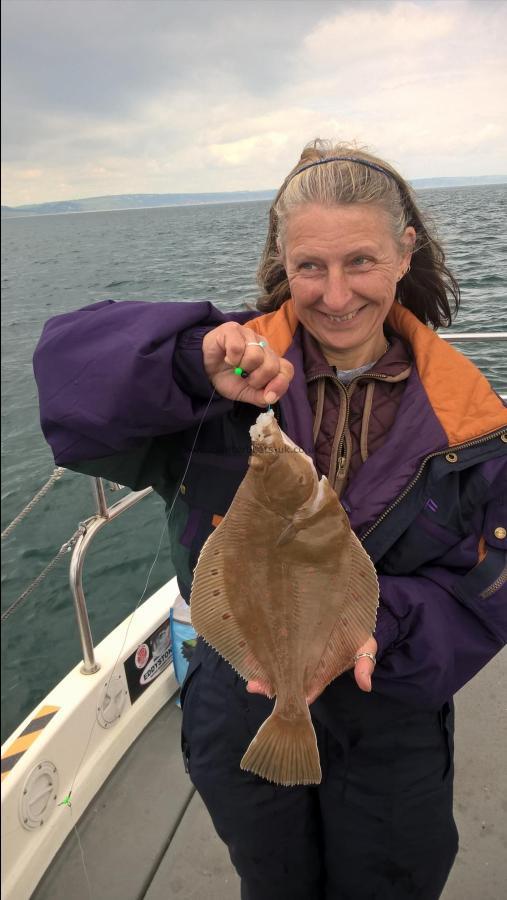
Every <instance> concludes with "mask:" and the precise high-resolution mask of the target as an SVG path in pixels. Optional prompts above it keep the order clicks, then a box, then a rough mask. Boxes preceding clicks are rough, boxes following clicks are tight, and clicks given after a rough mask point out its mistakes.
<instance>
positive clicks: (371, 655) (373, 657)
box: [354, 650, 377, 666]
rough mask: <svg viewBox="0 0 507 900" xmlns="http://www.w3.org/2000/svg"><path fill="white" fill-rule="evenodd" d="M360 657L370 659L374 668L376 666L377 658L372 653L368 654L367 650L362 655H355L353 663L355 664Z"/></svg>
mask: <svg viewBox="0 0 507 900" xmlns="http://www.w3.org/2000/svg"><path fill="white" fill-rule="evenodd" d="M362 656H367V657H368V659H371V661H372V663H373V665H374V666H376V665H377V657H376V656H375V654H374V653H368V651H367V650H365V651H364V652H363V653H356V654H355V656H354V662H355V663H356V662H357V661H358V659H361V657H362Z"/></svg>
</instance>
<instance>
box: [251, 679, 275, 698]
mask: <svg viewBox="0 0 507 900" xmlns="http://www.w3.org/2000/svg"><path fill="white" fill-rule="evenodd" d="M246 689H247V691H248V693H249V694H264V696H265V697H270V698H271V697H272V696H273V691H272V689H271V687H270V686H269V685H268V684H264V682H263V681H247V685H246Z"/></svg>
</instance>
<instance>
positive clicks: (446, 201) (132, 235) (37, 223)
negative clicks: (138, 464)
mask: <svg viewBox="0 0 507 900" xmlns="http://www.w3.org/2000/svg"><path fill="white" fill-rule="evenodd" d="M418 200H419V203H420V206H421V207H422V209H423V210H424V211H425V212H426V214H427V215H429V216H430V218H431V220H432V222H433V223H434V225H435V227H436V229H437V233H438V237H439V239H440V240H441V242H442V243H443V245H444V249H445V251H446V254H447V259H448V262H449V264H450V266H451V268H452V270H453V271H454V273H455V275H456V276H457V278H458V280H459V282H460V285H461V289H462V295H463V299H462V306H461V311H460V313H459V316H458V319H457V322H456V324H455V326H454V327H455V329H456V330H463V331H478V330H491V331H495V330H498V329H500V328H502V327H503V328H504V329H506V328H507V279H506V258H507V257H506V246H505V242H506V239H505V235H506V234H507V211H506V210H507V185H488V186H485V187H483V186H480V187H479V186H478V187H462V188H449V189H447V188H441V189H438V190H424V191H420V192H419V194H418ZM268 208H269V204H268V203H267V202H265V201H261V202H249V203H222V204H214V205H204V206H184V207H165V208H158V209H143V210H125V211H118V212H100V213H99V212H98V213H82V214H65V215H45V216H34V217H27V218H13V219H6V220H4V221H3V222H2V357H3V359H2V384H3V387H2V391H3V396H2V426H3V427H2V454H3V475H2V529H3V528H5V526H6V525H7V524H8V523H9V522H10V521H11V520H12V519H13V518H14V516H15V515H16V514H17V513H18V512H19V511H20V510H21V509H22V508H23V507H24V505H25V504H26V503H27V501H28V500H29V499H30V498H31V497H32V496H33V495H34V494H35V492H36V491H37V490H38V488H39V487H40V486H41V485H42V484H43V483H44V482H45V481H46V480H47V478H48V477H49V475H50V474H51V472H52V470H53V467H54V463H53V459H52V456H51V452H50V450H49V448H48V446H47V444H46V443H45V441H44V438H43V437H42V434H41V431H40V427H39V417H38V406H37V392H36V386H35V382H34V379H33V372H32V362H31V360H32V354H33V350H34V347H35V344H36V343H37V340H38V338H39V336H40V333H41V330H42V327H43V324H44V322H45V321H46V319H48V318H49V317H50V316H53V315H57V314H58V313H64V312H68V311H70V310H73V309H77V308H78V307H80V306H85V305H86V304H89V303H94V302H96V301H98V300H105V299H112V300H146V301H148V302H150V301H156V300H158V301H160V300H187V301H189V302H191V301H192V300H203V299H207V300H211V301H212V302H214V303H215V304H216V305H217V306H219V307H221V308H223V309H241V308H243V306H244V304H245V302H249V303H254V302H255V298H256V296H257V288H256V282H255V272H256V267H257V264H258V260H259V256H260V253H261V250H262V247H263V245H264V241H265V238H266V232H267V219H268ZM505 346H506V345H505V344H504V345H503V346H501V345H492V344H488V343H486V344H477V345H473V346H470V345H463V347H462V349H464V350H466V352H467V354H469V355H470V356H471V358H472V359H473V360H474V361H475V362H476V363H477V364H478V365H479V366H480V367H481V368H482V369H483V370H484V372H485V373H486V374H487V375H488V377H489V378H490V380H491V382H492V384H493V385H494V386H495V387H496V388H497V389H498V390H503V391H505V392H507V354H506V352H505ZM117 498H118V494H109V498H108V499H109V502H110V503H111V502H114V500H116V499H117ZM93 512H94V503H93V499H92V494H91V489H90V479H88V478H86V477H84V476H80V475H77V474H74V473H72V472H66V473H65V475H64V476H63V478H62V479H61V480H60V481H58V482H57V483H56V486H55V487H54V488H53V489H52V490H51V491H50V492H49V494H48V495H47V496H46V497H45V498H44V499H43V500H42V501H41V502H40V503H39V504H38V505H37V507H36V508H35V509H34V511H33V512H32V513H31V514H30V515H29V516H28V517H27V518H26V519H25V520H24V521H23V522H22V523H21V524H20V525H19V526H18V527H17V528H16V530H15V531H14V532H13V533H12V535H11V537H9V538H8V539H7V540H6V541H4V542H3V547H2V549H3V573H2V587H3V590H2V609H3V610H4V609H6V608H7V607H8V606H9V604H10V603H11V602H12V601H13V600H14V599H15V598H16V597H17V596H18V595H19V594H20V593H21V592H22V591H23V590H24V588H25V587H26V586H27V585H28V584H30V583H31V581H32V580H33V579H34V578H35V577H36V576H37V575H38V574H39V572H40V571H41V570H42V569H43V568H44V566H45V565H46V564H47V563H48V562H49V560H50V559H51V558H52V557H53V556H54V555H55V553H56V552H57V551H58V549H59V548H60V547H61V546H62V544H63V543H64V542H65V541H66V540H67V538H68V537H70V535H72V534H73V532H74V531H75V529H76V527H77V525H78V523H79V522H80V521H82V520H83V519H85V518H86V517H88V516H90V515H92V514H93ZM163 528H164V515H163V503H162V501H161V500H160V498H157V497H156V496H150V497H149V498H147V499H145V500H143V501H142V502H141V503H139V504H138V505H137V506H136V507H134V508H133V509H131V510H129V511H127V512H126V513H124V515H122V516H120V517H119V518H118V519H116V520H115V521H113V522H112V523H110V524H109V525H108V526H106V527H105V528H104V529H103V530H102V532H101V533H100V535H98V537H97V538H96V539H95V541H94V543H93V544H92V546H91V549H90V551H89V553H88V556H87V558H86V562H85V575H84V587H85V593H86V599H87V604H88V610H89V615H90V622H91V627H92V632H93V638H94V642H95V643H98V642H99V641H100V640H101V639H102V638H103V637H104V636H105V635H106V634H107V633H108V632H109V631H110V630H111V629H112V628H113V627H114V626H115V625H117V624H118V623H119V622H121V621H122V620H123V619H124V618H125V616H126V615H127V614H128V613H129V612H130V611H131V610H132V609H134V607H135V605H136V603H137V601H138V600H139V598H140V596H141V594H142V592H143V589H144V587H145V583H146V579H147V577H148V573H149V570H150V566H151V563H152V561H153V558H154V556H155V552H156V548H157V546H158V543H159V539H160V537H161V533H162V529H163ZM140 536H141V537H140ZM68 560H69V557H68V556H66V557H65V558H64V560H63V561H61V562H60V563H59V564H58V566H57V567H56V568H55V569H54V570H53V572H52V573H51V576H50V577H49V578H48V579H47V580H46V581H44V582H43V584H42V585H41V586H40V587H38V588H37V589H36V590H35V591H34V592H33V593H32V594H31V596H30V597H29V598H28V599H27V600H26V602H25V603H24V604H23V605H22V606H21V607H19V608H18V609H17V610H16V611H15V612H14V613H13V614H12V615H11V616H10V617H9V618H8V619H7V620H6V622H5V624H4V626H3V627H2V651H3V652H2V668H3V677H2V707H3V720H2V740H3V739H4V738H5V737H6V735H8V734H9V733H10V732H11V731H12V729H13V728H14V727H15V725H16V724H17V723H18V722H19V721H21V719H22V718H23V717H24V716H26V715H27V714H28V713H29V712H30V710H31V709H32V708H33V707H34V706H35V705H36V704H37V703H38V702H39V701H40V700H41V699H42V698H43V697H44V695H45V694H46V693H47V691H48V690H49V689H50V688H51V687H52V686H53V685H54V684H56V683H57V681H59V680H60V678H62V677H63V676H64V675H65V674H66V672H67V671H68V670H69V669H70V668H71V667H72V666H74V665H75V664H76V663H77V662H79V660H80V659H81V648H80V643H79V639H78V633H77V626H76V623H75V618H74V611H73V602H72V597H71V593H70V589H69V586H68V565H67V563H68ZM173 574H174V573H173V569H172V566H171V563H170V560H169V553H168V547H167V542H166V540H165V536H164V539H163V541H162V551H161V553H160V555H159V558H158V560H157V564H156V566H155V567H154V570H153V572H152V574H151V576H150V581H149V587H148V593H152V592H153V591H155V590H156V589H157V588H158V587H160V586H161V585H162V584H163V583H164V582H165V581H167V579H168V578H170V577H171V576H172V575H173Z"/></svg>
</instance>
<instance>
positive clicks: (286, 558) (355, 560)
mask: <svg viewBox="0 0 507 900" xmlns="http://www.w3.org/2000/svg"><path fill="white" fill-rule="evenodd" d="M250 435H251V438H252V455H251V457H250V459H249V468H248V472H247V474H246V475H245V478H244V479H243V481H242V483H241V484H240V486H239V488H238V491H237V493H236V496H235V498H234V500H233V502H232V504H231V506H230V507H229V510H228V511H227V514H226V515H225V516H224V518H223V520H222V522H221V523H220V524H219V526H218V527H217V529H216V530H215V531H214V532H213V534H212V535H210V537H209V538H208V540H207V541H206V543H205V545H204V547H203V548H202V551H201V554H200V556H199V560H198V563H197V566H196V569H195V574H194V582H193V587H192V594H191V600H190V609H191V617H192V624H193V626H194V628H195V629H196V631H197V632H198V634H200V635H202V637H203V638H204V639H205V640H206V641H207V642H208V643H209V644H211V646H212V647H214V648H215V649H216V650H217V651H218V653H220V655H221V656H223V657H224V659H226V660H227V661H228V662H229V663H230V664H231V665H232V666H233V668H234V669H235V670H236V671H237V672H238V673H239V674H240V675H241V676H242V677H243V678H245V679H247V680H255V681H260V682H261V683H262V684H263V686H264V688H265V690H266V693H267V694H268V695H269V696H271V697H272V696H275V695H276V703H275V707H274V709H273V712H272V713H271V715H270V716H269V718H268V719H266V721H265V722H264V723H263V724H262V725H261V727H260V728H259V730H258V732H257V734H256V735H255V737H254V739H253V740H252V742H251V743H250V745H249V747H248V748H247V750H246V752H245V754H244V756H243V759H242V760H241V767H242V768H243V769H247V770H249V771H251V772H254V773H256V774H257V775H260V776H261V777H263V778H266V779H267V780H269V781H272V782H275V783H276V784H283V785H295V784H318V783H319V782H320V780H321V770H320V761H319V754H318V749H317V740H316V736H315V731H314V728H313V724H312V720H311V717H310V712H309V708H308V702H307V698H308V700H309V701H310V702H311V701H312V700H313V699H315V697H317V696H318V695H319V694H320V693H321V692H322V690H323V689H324V688H325V686H326V685H327V684H329V682H330V681H332V680H333V679H334V678H336V677H337V676H338V675H340V674H341V673H342V672H344V671H345V670H346V669H349V668H351V667H352V665H353V657H354V654H355V653H356V652H357V650H358V648H359V647H361V646H362V645H363V644H364V643H365V641H366V640H367V639H368V638H369V637H370V636H371V634H372V631H373V629H374V627H375V619H376V611H377V606H378V582H377V577H376V573H375V568H374V566H373V563H372V562H371V560H370V558H369V556H368V554H367V553H366V551H365V550H364V548H363V547H362V545H361V544H360V542H359V540H358V539H357V538H356V536H355V534H354V533H353V531H352V529H351V528H350V524H349V520H348V518H347V515H346V513H345V511H344V509H343V507H342V506H341V504H340V502H339V500H338V497H337V495H336V494H335V492H334V491H333V490H332V488H331V486H330V484H329V482H328V481H327V479H326V478H324V477H322V478H321V479H320V481H319V477H318V474H317V471H316V469H315V466H314V464H313V462H312V460H311V459H310V457H308V456H307V455H306V454H305V453H303V451H302V450H301V449H300V448H299V447H297V446H296V445H295V444H294V443H293V442H292V441H291V440H290V439H289V438H288V437H287V435H285V434H284V433H283V432H282V431H281V429H280V428H279V426H278V423H277V421H276V419H275V417H274V415H273V413H272V412H268V413H261V414H260V416H259V417H258V419H257V422H256V424H255V425H254V426H253V427H252V428H251V429H250Z"/></svg>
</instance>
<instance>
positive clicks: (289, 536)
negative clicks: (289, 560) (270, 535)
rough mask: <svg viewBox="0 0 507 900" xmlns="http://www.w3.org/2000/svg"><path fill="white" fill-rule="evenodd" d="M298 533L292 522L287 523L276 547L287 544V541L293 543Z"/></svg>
mask: <svg viewBox="0 0 507 900" xmlns="http://www.w3.org/2000/svg"><path fill="white" fill-rule="evenodd" d="M297 533H298V529H297V528H296V526H295V524H294V522H289V524H288V525H287V527H286V528H284V530H283V531H282V533H281V535H280V537H279V538H278V540H277V542H276V546H277V547H281V546H283V544H288V543H289V541H293V540H294V538H295V537H296V535H297Z"/></svg>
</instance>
